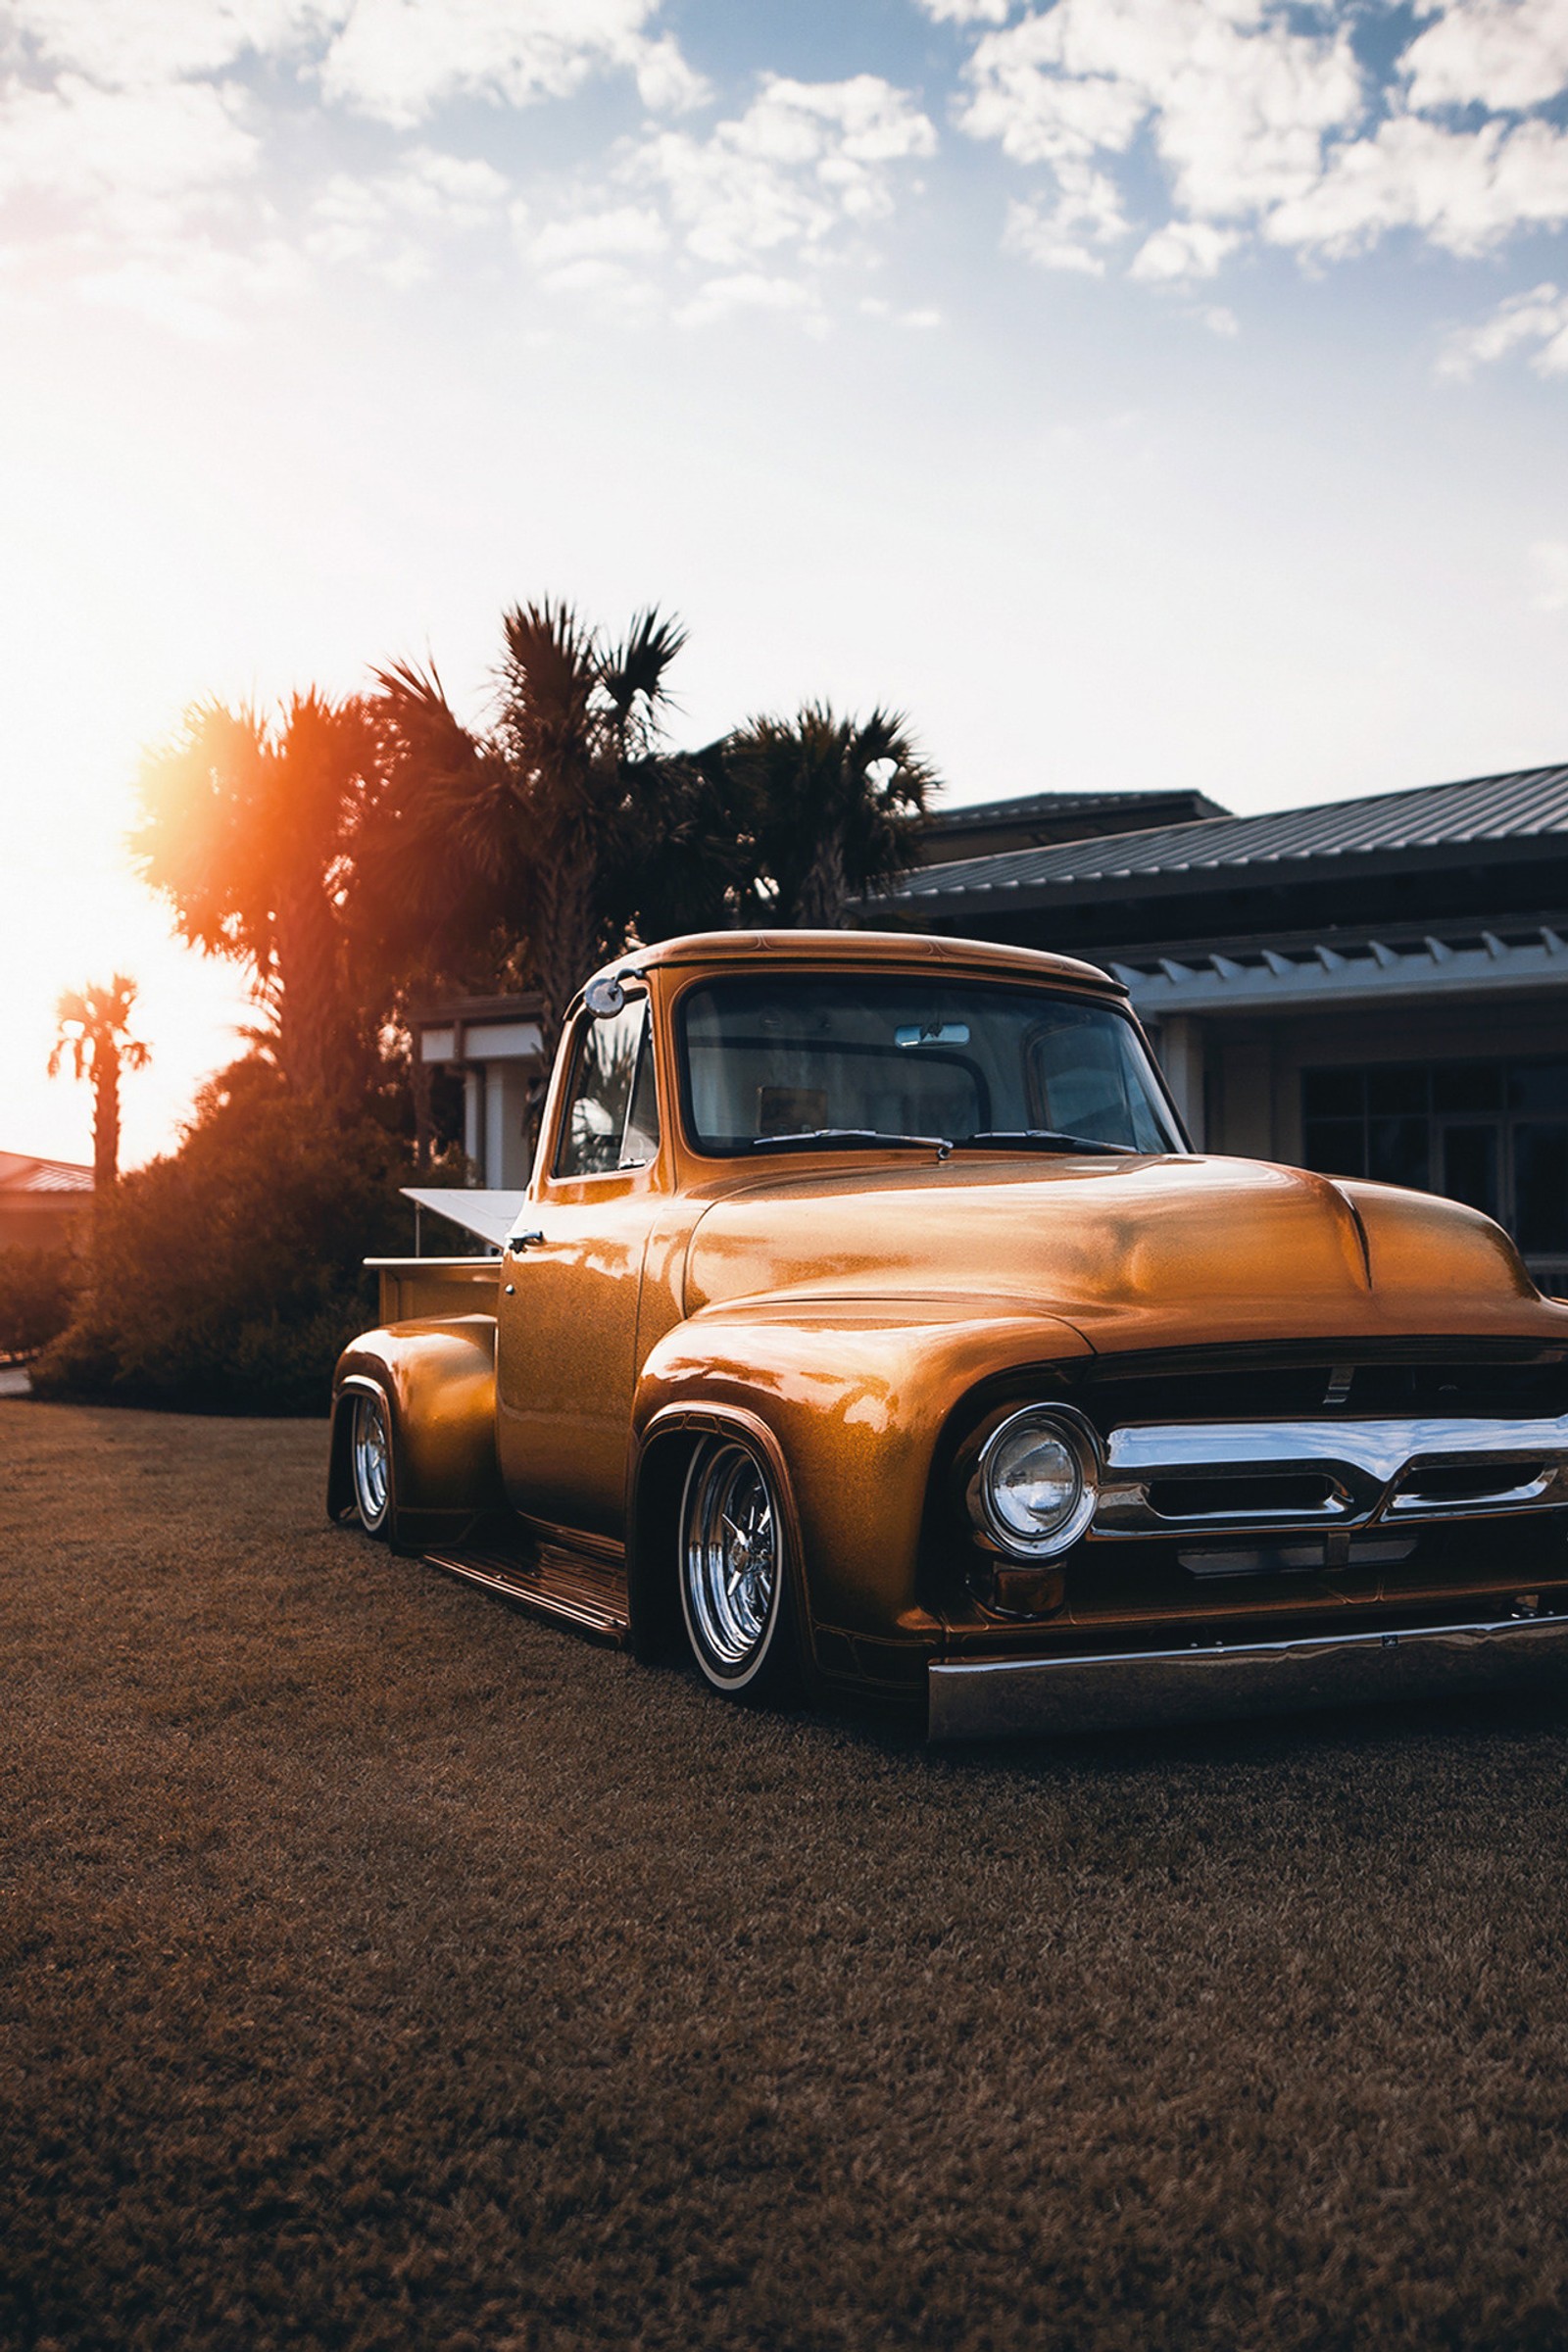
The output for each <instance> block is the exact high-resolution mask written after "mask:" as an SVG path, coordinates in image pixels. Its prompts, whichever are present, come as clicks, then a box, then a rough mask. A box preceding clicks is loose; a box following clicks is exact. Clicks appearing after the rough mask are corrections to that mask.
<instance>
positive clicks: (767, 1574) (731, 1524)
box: [680, 1438, 784, 1691]
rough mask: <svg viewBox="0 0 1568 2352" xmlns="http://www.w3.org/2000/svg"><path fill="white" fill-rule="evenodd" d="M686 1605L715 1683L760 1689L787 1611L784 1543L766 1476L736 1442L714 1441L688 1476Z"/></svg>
mask: <svg viewBox="0 0 1568 2352" xmlns="http://www.w3.org/2000/svg"><path fill="white" fill-rule="evenodd" d="M680 1600H681V1610H682V1613H683V1614H684V1616H685V1619H686V1631H687V1633H688V1635H689V1636H690V1638H691V1644H692V1647H693V1649H694V1650H695V1651H696V1653H697V1662H698V1664H699V1665H700V1666H701V1667H702V1669H703V1672H704V1673H705V1674H706V1675H707V1676H708V1679H709V1681H710V1682H711V1683H716V1684H717V1685H719V1686H720V1688H723V1689H727V1690H731V1691H738V1690H742V1689H744V1688H745V1687H746V1686H747V1685H748V1684H749V1683H751V1682H753V1681H754V1680H755V1678H756V1677H757V1676H758V1674H759V1673H760V1670H761V1667H762V1664H763V1662H764V1660H765V1659H766V1657H767V1654H768V1649H769V1645H770V1644H771V1642H772V1640H773V1636H774V1633H775V1631H776V1629H777V1626H778V1621H779V1616H780V1613H781V1610H782V1607H783V1600H784V1555H783V1539H782V1531H781V1528H780V1524H779V1514H778V1509H777V1505H776V1504H775V1501H774V1498H773V1489H772V1486H771V1484H770V1482H769V1479H768V1475H767V1472H766V1470H765V1469H764V1468H763V1466H762V1464H761V1463H760V1461H759V1459H758V1458H757V1456H756V1454H754V1453H753V1452H752V1450H751V1448H750V1446H743V1445H741V1444H739V1443H738V1442H737V1441H736V1440H734V1439H731V1438H710V1439H709V1440H708V1442H707V1444H706V1445H704V1446H702V1447H701V1448H700V1449H699V1451H698V1453H697V1455H696V1457H695V1458H694V1460H693V1462H692V1466H691V1469H690V1470H689V1471H688V1473H687V1476H686V1494H685V1498H684V1500H683V1502H682V1505H681V1559H680Z"/></svg>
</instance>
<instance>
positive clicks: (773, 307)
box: [675, 270, 823, 332]
mask: <svg viewBox="0 0 1568 2352" xmlns="http://www.w3.org/2000/svg"><path fill="white" fill-rule="evenodd" d="M737 311H772V312H775V313H777V312H785V313H791V314H793V315H795V316H796V317H798V318H799V319H801V321H802V323H803V324H804V325H806V326H807V327H808V328H809V329H811V330H812V331H815V332H820V331H821V328H822V324H823V321H822V319H821V314H820V310H819V307H818V302H817V297H816V294H815V292H814V291H813V289H812V288H811V287H809V286H808V285H805V284H803V283H802V281H801V280H800V279H798V278H793V277H776V276H769V275H767V274H766V273H765V272H764V271H762V270H736V271H735V272H733V273H732V274H731V275H729V276H727V277H711V278H709V279H708V280H707V282H706V284H704V285H703V286H702V287H701V288H700V290H699V291H698V293H697V294H696V295H695V296H694V298H693V299H692V300H691V301H690V302H688V303H686V304H684V305H683V306H682V308H681V309H680V310H678V311H677V312H676V314H675V316H676V318H677V319H678V320H679V321H680V323H681V325H682V326H707V325H709V324H711V321H712V320H713V319H724V318H727V317H730V316H731V315H733V313H735V312H737Z"/></svg>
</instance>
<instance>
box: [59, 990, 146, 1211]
mask: <svg viewBox="0 0 1568 2352" xmlns="http://www.w3.org/2000/svg"><path fill="white" fill-rule="evenodd" d="M135 1002H136V983H135V981H134V980H127V979H126V977H125V975H124V973H123V972H117V973H116V974H115V976H114V978H113V980H111V981H110V983H109V986H108V987H107V988H95V987H91V986H89V987H87V988H68V989H67V990H66V993H65V995H64V996H63V997H62V998H61V1000H60V1003H59V1005H58V1006H57V1008H56V1019H57V1020H58V1022H59V1026H60V1034H59V1036H58V1037H57V1038H56V1040H55V1044H54V1049H53V1051H52V1052H51V1054H50V1055H49V1075H50V1077H51V1078H57V1077H58V1076H59V1074H60V1070H61V1065H62V1064H63V1063H64V1062H65V1061H67V1060H68V1059H69V1061H70V1062H71V1065H72V1075H73V1077H75V1078H78V1079H80V1078H87V1079H90V1080H91V1082H92V1181H93V1190H94V1193H95V1194H96V1195H97V1196H98V1197H99V1198H100V1199H101V1198H102V1196H103V1195H104V1194H105V1193H107V1192H109V1191H111V1190H112V1188H113V1187H114V1185H115V1183H116V1182H117V1180H118V1178H119V1175H120V1073H121V1071H122V1070H123V1069H126V1070H144V1069H145V1068H146V1067H147V1064H148V1062H149V1061H150V1060H151V1059H152V1055H151V1054H150V1052H149V1051H148V1049H147V1047H146V1046H144V1045H142V1044H141V1042H140V1041H139V1039H137V1038H134V1037H132V1036H131V1035H130V1008H131V1006H132V1005H134V1004H135Z"/></svg>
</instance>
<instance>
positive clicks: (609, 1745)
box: [0, 1399, 1568, 2352]
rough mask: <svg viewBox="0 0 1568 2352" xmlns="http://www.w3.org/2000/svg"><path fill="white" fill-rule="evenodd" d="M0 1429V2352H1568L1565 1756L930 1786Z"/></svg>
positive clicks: (1164, 1768)
mask: <svg viewBox="0 0 1568 2352" xmlns="http://www.w3.org/2000/svg"><path fill="white" fill-rule="evenodd" d="M324 1450H325V1433H324V1429H323V1428H322V1427H321V1426H320V1425H317V1424H308V1423H300V1422H283V1423H275V1422H274V1423H264V1422H234V1421H203V1420H187V1419H174V1418H164V1417H155V1416H151V1415H145V1414H136V1413H116V1412H107V1411H73V1410H71V1409H69V1408H64V1407H56V1406H45V1405H38V1404H34V1403H31V1402H30V1401H27V1400H25V1399H14V1400H6V1401H5V1402H3V1403H0V1610H3V1633H0V1657H3V1661H4V1677H5V1681H4V1710H3V1716H0V1723H3V1732H0V1738H3V1742H4V1748H3V1757H0V1767H3V1775H4V1778H3V1805H4V1813H3V1845H0V1950H3V1965H4V1992H3V2008H0V2343H4V2344H5V2345H6V2346H7V2347H8V2348H9V2347H12V2346H16V2347H28V2348H29V2352H43V2348H45V2347H51V2346H52V2347H60V2348H62V2352H64V2348H66V2347H70V2348H71V2352H75V2348H76V2347H82V2346H93V2347H98V2346H101V2347H104V2352H132V2348H141V2347H147V2348H151V2347H154V2346H157V2347H170V2348H171V2352H174V2348H177V2352H208V2348H209V2347H210V2348H212V2352H260V2348H262V2347H270V2346H276V2347H280V2348H281V2347H284V2346H287V2347H289V2348H290V2352H299V2348H301V2347H316V2346H323V2347H325V2346H331V2347H341V2348H344V2352H361V2348H365V2352H368V2348H369V2347H387V2348H389V2352H390V2348H392V2347H398V2348H400V2352H401V2348H403V2347H430V2348H431V2352H464V2348H465V2347H472V2348H478V2347H483V2348H484V2352H523V2348H524V2347H527V2348H528V2352H534V2348H536V2347H537V2348H538V2352H546V2348H550V2352H556V2348H559V2352H568V2348H570V2352H575V2348H576V2347H579V2346H598V2345H605V2346H611V2345H614V2346H628V2347H630V2346H661V2347H663V2346H668V2347H672V2348H673V2347H680V2348H681V2352H689V2348H695V2347H708V2346H711V2347H724V2348H725V2352H730V2348H733V2347H750V2346H767V2347H776V2348H777V2352H828V2348H829V2347H833V2348H835V2352H836V2348H840V2347H842V2348H844V2352H852V2348H853V2352H865V2348H872V2347H881V2346H886V2345H922V2346H925V2345H931V2346H954V2347H957V2346H963V2347H968V2348H971V2352H1000V2348H1001V2347H1011V2346H1020V2347H1022V2346H1029V2347H1045V2346H1050V2347H1058V2346H1059V2347H1070V2348H1071V2352H1092V2348H1098V2347H1110V2346H1125V2347H1128V2348H1129V2352H1133V2348H1135V2347H1136V2352H1147V2348H1148V2347H1161V2346H1187V2345H1205V2346H1206V2345H1213V2346H1215V2347H1220V2346H1224V2347H1238V2346H1247V2347H1252V2346H1256V2347H1259V2348H1264V2347H1266V2348H1267V2352H1290V2348H1292V2347H1303V2348H1305V2347H1310V2348H1311V2352H1328V2348H1330V2347H1339V2346H1344V2347H1347V2352H1348V2348H1349V2347H1352V2346H1353V2347H1355V2348H1356V2352H1367V2348H1368V2347H1369V2346H1381V2345H1385V2344H1409V2345H1411V2346H1416V2345H1419V2346H1422V2347H1432V2346H1448V2345H1453V2346H1461V2345H1462V2346H1466V2347H1476V2346H1480V2347H1486V2348H1487V2352H1500V2348H1503V2347H1511V2346H1525V2345H1529V2346H1539V2347H1542V2348H1543V2352H1547V2348H1550V2352H1559V2348H1560V2347H1561V2346H1562V2345H1563V2343H1564V2342H1565V2341H1568V1937H1565V1935H1564V1878H1565V1865H1568V1699H1565V1702H1564V1704H1563V1705H1562V1706H1561V1707H1560V1708H1559V1707H1557V1706H1555V1705H1552V1704H1547V1703H1544V1702H1540V1701H1530V1702H1528V1703H1525V1704H1513V1705H1506V1704H1499V1703H1488V1704H1485V1705H1483V1704H1480V1703H1467V1704H1464V1705H1462V1706H1458V1707H1453V1708H1448V1709H1445V1710H1439V1709H1437V1708H1430V1709H1423V1710H1419V1711H1411V1710H1393V1711H1388V1712H1385V1713H1381V1714H1377V1715H1372V1714H1365V1715H1353V1716H1352V1715H1340V1716H1334V1717H1321V1718H1317V1719H1307V1720H1302V1721H1298V1722H1294V1723H1290V1724H1286V1725H1281V1726H1276V1727H1266V1726H1265V1727H1258V1726H1246V1727H1227V1728H1225V1729H1222V1730H1220V1731H1212V1730H1205V1731H1202V1732H1201V1733H1193V1734H1183V1735H1180V1736H1178V1735H1175V1734H1162V1735H1159V1736H1154V1735H1142V1736H1132V1735H1128V1736H1123V1737H1121V1738H1118V1739H1108V1738H1107V1739H1100V1740H1080V1741H1076V1742H1073V1743H1072V1744H1070V1745H1048V1744H1045V1743H1042V1744H1039V1745H1031V1746H1023V1747H1015V1748H1012V1749H1008V1750H1001V1749H996V1750H991V1751H978V1750H975V1751H948V1752H930V1753H928V1752H927V1751H926V1750H925V1749H924V1748H923V1747H922V1746H920V1745H919V1744H918V1743H917V1742H916V1741H915V1740H912V1739H910V1738H907V1737H906V1736H904V1735H903V1734H902V1733H897V1732H894V1731H890V1730H888V1729H886V1728H881V1727H876V1726H868V1725H859V1724H856V1723H854V1722H847V1721H820V1720H810V1719H806V1718H768V1717H764V1716H754V1715H748V1714H745V1713H741V1712H737V1711H734V1710H729V1709H726V1708H725V1707H724V1706H722V1705H721V1704H719V1703H718V1702H717V1701H715V1700H713V1699H711V1698H710V1697H709V1696H707V1695H706V1693H705V1692H704V1691H701V1690H700V1689H699V1687H698V1686H697V1684H696V1683H695V1681H693V1680H689V1679H687V1678H686V1677H685V1676H683V1675H681V1674H678V1673H674V1672H653V1671H650V1670H647V1669H643V1668H639V1667H635V1666H633V1665H631V1664H629V1663H628V1662H627V1661H625V1660H623V1659H622V1658H620V1657H618V1656H616V1655H614V1654H613V1653H611V1652H607V1651H604V1650H599V1649H594V1648H591V1647H589V1646H587V1645H586V1644H583V1643H580V1642H576V1641H574V1640H573V1639H572V1638H571V1637H570V1636H569V1635H566V1634H564V1633H558V1632H556V1631H554V1630H552V1629H550V1628H547V1627H544V1626H541V1625H538V1624H535V1623H533V1622H532V1621H530V1620H529V1619H528V1618H526V1617H524V1616H522V1615H520V1614H518V1613H516V1612H515V1611H512V1610H509V1609H508V1608H507V1607H505V1606H504V1605H502V1604H501V1603H499V1602H496V1601H494V1600H491V1599H489V1598H487V1597H486V1596H484V1595H483V1594H481V1593H475V1592H473V1591H470V1590H467V1589H466V1588H464V1587H462V1586H459V1585H457V1584H455V1583H452V1582H449V1581H447V1580H446V1579H444V1578H442V1577H441V1576H440V1575H438V1574H437V1573H435V1572H434V1571H432V1570H430V1569H427V1568H423V1567H421V1566H419V1565H418V1564H417V1563H415V1562H412V1561H401V1560H394V1559H392V1558H390V1557H388V1556H387V1554H386V1553H385V1552H383V1551H381V1550H379V1549H377V1548H375V1547H373V1546H371V1545H369V1544H366V1543H365V1542H364V1541H363V1540H362V1539H360V1538H358V1537H357V1536H355V1535H352V1534H347V1533H338V1532H331V1531H329V1530H328V1529H327V1528H326V1527H325V1525H324V1524H323V1520H322V1511H321V1485H322V1465H323V1457H324Z"/></svg>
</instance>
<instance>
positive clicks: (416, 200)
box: [306, 147, 511, 286]
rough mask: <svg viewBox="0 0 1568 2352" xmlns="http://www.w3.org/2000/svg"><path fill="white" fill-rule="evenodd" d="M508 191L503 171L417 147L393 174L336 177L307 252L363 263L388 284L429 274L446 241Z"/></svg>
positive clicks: (489, 216) (494, 212) (494, 208)
mask: <svg viewBox="0 0 1568 2352" xmlns="http://www.w3.org/2000/svg"><path fill="white" fill-rule="evenodd" d="M510 192H511V183H510V181H509V180H508V179H507V178H506V176H505V175H504V173H502V172H498V171H496V170H495V168H494V167H493V166H492V165H490V164H487V163H484V162H483V161H481V160H480V159H479V158H477V157H462V156H455V155H445V154H443V153H441V152H440V151H439V150H438V149H436V148H431V147H417V148H415V149H414V150H413V151H412V152H411V153H410V154H408V155H407V156H405V157H404V158H403V159H402V160H401V161H400V163H399V164H398V165H397V167H396V168H395V169H394V170H393V171H390V172H377V173H373V174H371V175H368V176H365V177H356V176H355V175H354V174H353V173H350V172H338V173H335V174H334V176H333V177H332V178H331V179H330V180H328V182H327V184H326V186H325V187H324V188H323V189H322V191H321V193H320V195H319V197H318V198H317V200H316V203H315V205H314V207H313V218H312V226H311V228H310V230H309V232H308V234H307V237H306V245H307V249H308V251H309V252H310V253H311V254H312V255H313V256H314V257H315V258H316V259H317V260H319V261H324V262H331V263H364V264H367V265H368V266H369V267H371V268H373V269H374V270H376V271H377V272H378V274H380V275H381V276H383V277H385V278H387V279H388V280H389V281H390V282H391V283H392V284H394V285H400V286H407V285H414V284H417V282H418V281H419V279H421V278H423V277H426V276H428V275H429V272H430V270H431V268H432V267H433V264H434V257H435V247H436V245H437V244H438V243H439V241H440V240H441V239H443V238H445V237H449V236H455V235H461V234H462V233H463V232H464V231H466V230H469V229H476V228H482V227H484V226H486V225H487V224H488V223H489V222H490V221H494V220H495V219H496V218H497V217H498V215H499V214H500V212H501V210H502V208H503V206H504V205H505V204H506V201H507V198H508V196H509V194H510Z"/></svg>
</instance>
